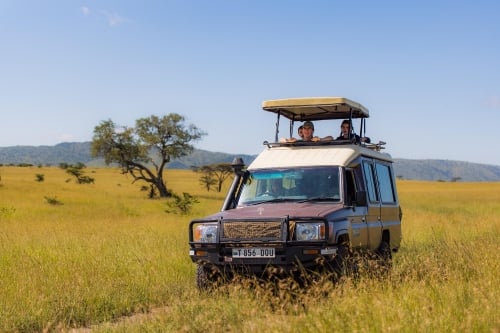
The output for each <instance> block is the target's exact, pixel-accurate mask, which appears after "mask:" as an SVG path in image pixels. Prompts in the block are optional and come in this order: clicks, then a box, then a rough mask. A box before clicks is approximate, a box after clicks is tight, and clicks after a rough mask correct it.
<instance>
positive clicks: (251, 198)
mask: <svg viewBox="0 0 500 333" xmlns="http://www.w3.org/2000/svg"><path fill="white" fill-rule="evenodd" d="M249 172H250V174H249V176H248V178H247V180H246V182H245V184H243V189H242V193H241V196H240V199H239V201H238V206H245V205H252V204H258V203H262V202H281V201H307V200H311V201H340V188H339V184H340V182H339V168H338V167H307V168H286V169H272V170H252V171H249Z"/></svg>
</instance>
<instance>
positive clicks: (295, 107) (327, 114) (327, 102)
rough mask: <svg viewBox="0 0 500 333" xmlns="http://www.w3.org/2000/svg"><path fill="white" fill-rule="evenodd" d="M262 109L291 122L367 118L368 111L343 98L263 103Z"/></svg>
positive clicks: (280, 100) (291, 99)
mask: <svg viewBox="0 0 500 333" xmlns="http://www.w3.org/2000/svg"><path fill="white" fill-rule="evenodd" d="M262 108H263V109H264V110H266V111H269V112H273V113H276V114H278V115H282V116H284V117H286V118H288V119H290V120H292V121H306V120H311V121H312V120H325V119H345V118H351V117H352V118H368V117H369V112H368V109H367V108H365V107H364V106H363V105H361V104H359V103H356V102H354V101H351V100H349V99H347V98H343V97H305V98H287V99H275V100H269V101H264V102H263V103H262Z"/></svg>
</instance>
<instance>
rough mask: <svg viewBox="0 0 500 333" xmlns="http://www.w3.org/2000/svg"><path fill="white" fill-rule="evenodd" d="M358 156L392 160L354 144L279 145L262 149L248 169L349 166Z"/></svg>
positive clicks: (386, 155)
mask: <svg viewBox="0 0 500 333" xmlns="http://www.w3.org/2000/svg"><path fill="white" fill-rule="evenodd" d="M360 156H367V157H372V158H377V159H380V160H384V161H388V162H392V158H391V156H390V155H389V154H387V153H381V152H378V151H375V150H372V149H369V148H365V147H362V146H359V145H354V144H349V145H341V146H322V145H319V146H314V145H311V146H302V147H298V146H295V147H294V146H288V147H286V146H279V147H270V148H267V149H265V150H264V151H262V152H261V153H260V154H259V155H258V156H257V157H256V158H255V160H253V162H252V163H250V165H249V166H248V170H255V169H268V168H289V167H308V166H349V165H350V163H351V162H352V161H354V160H355V159H356V158H358V157H360Z"/></svg>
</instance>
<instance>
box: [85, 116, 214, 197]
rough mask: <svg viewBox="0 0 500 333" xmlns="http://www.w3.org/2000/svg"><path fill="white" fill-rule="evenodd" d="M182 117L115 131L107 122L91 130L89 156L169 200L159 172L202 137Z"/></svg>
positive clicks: (144, 121) (141, 121)
mask: <svg viewBox="0 0 500 333" xmlns="http://www.w3.org/2000/svg"><path fill="white" fill-rule="evenodd" d="M184 121H185V119H184V117H183V116H181V115H179V114H177V113H170V114H167V115H165V116H163V117H158V116H155V115H152V116H149V117H147V118H140V119H137V120H136V123H135V127H119V126H117V125H116V124H115V123H114V122H113V121H112V120H111V119H109V120H105V121H102V122H101V123H100V124H99V125H98V126H96V127H95V128H94V136H93V139H92V156H94V157H102V158H104V161H105V163H106V164H108V165H109V164H111V163H116V164H118V165H119V166H120V167H121V169H122V172H123V173H128V174H130V175H131V176H132V177H133V178H134V182H135V181H145V182H147V183H149V185H150V186H151V188H152V189H156V190H158V193H159V195H160V197H169V196H170V195H171V193H170V191H169V190H168V189H167V186H166V183H165V181H164V179H163V171H164V169H165V167H166V165H167V163H169V162H170V161H171V160H172V159H175V158H178V157H182V156H186V155H188V154H190V153H191V152H192V151H193V149H194V147H193V146H192V144H191V143H192V142H194V141H197V140H199V139H200V138H201V137H202V136H204V135H206V133H204V132H203V131H202V130H201V129H199V128H198V127H196V126H195V125H192V124H189V125H185V123H184Z"/></svg>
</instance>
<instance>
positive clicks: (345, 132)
mask: <svg viewBox="0 0 500 333" xmlns="http://www.w3.org/2000/svg"><path fill="white" fill-rule="evenodd" d="M352 139H355V140H356V142H365V143H370V138H368V137H360V136H359V135H357V134H356V133H354V132H352V131H351V125H350V122H349V119H345V120H343V121H342V124H340V136H339V137H338V138H337V140H352Z"/></svg>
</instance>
